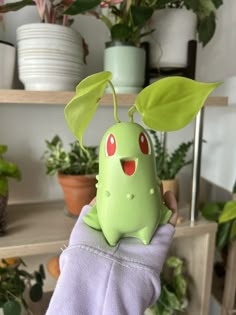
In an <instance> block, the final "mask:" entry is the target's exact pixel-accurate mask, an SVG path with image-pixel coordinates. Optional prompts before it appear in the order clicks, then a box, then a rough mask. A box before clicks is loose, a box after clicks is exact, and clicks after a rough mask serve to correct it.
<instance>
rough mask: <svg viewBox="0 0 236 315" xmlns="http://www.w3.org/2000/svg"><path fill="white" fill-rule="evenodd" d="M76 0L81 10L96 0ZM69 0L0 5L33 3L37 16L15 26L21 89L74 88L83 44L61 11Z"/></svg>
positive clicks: (5, 9)
mask: <svg viewBox="0 0 236 315" xmlns="http://www.w3.org/2000/svg"><path fill="white" fill-rule="evenodd" d="M78 2H79V4H80V8H81V12H84V11H86V10H87V9H89V8H90V7H91V6H93V2H94V3H97V2H98V1H95V0H94V1H90V2H89V5H88V3H86V2H85V1H82V0H79V1H78ZM91 2H92V3H91ZM70 4H71V1H70V0H59V1H56V0H53V1H33V0H21V1H17V2H15V3H8V4H5V5H1V6H0V13H5V12H9V11H16V10H19V9H21V8H22V7H24V6H27V5H36V8H37V10H38V13H39V16H40V19H41V23H32V24H26V25H21V26H20V27H19V28H18V29H17V46H18V64H19V78H20V80H21V81H22V83H23V84H24V86H25V89H27V90H74V88H75V86H76V85H77V84H78V82H79V81H80V80H81V79H82V78H83V76H84V74H83V71H84V63H85V56H86V54H87V46H86V44H85V41H84V40H83V38H82V36H81V35H80V34H79V33H78V32H77V31H75V30H73V29H72V28H71V27H70V25H71V23H72V19H70V18H69V17H68V15H65V14H64V10H65V9H66V8H67V7H68V6H69V5H70Z"/></svg>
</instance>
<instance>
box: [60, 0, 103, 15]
mask: <svg viewBox="0 0 236 315" xmlns="http://www.w3.org/2000/svg"><path fill="white" fill-rule="evenodd" d="M101 1H102V0H75V1H73V2H72V4H71V5H70V6H69V8H68V9H67V10H66V11H65V14H68V15H76V14H80V13H83V12H85V11H88V10H91V9H93V8H95V7H96V6H97V5H99V4H100V2H101Z"/></svg>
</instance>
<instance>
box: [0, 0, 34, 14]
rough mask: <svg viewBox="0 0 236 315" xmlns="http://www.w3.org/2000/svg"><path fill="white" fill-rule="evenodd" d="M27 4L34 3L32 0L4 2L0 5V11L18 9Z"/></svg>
mask: <svg viewBox="0 0 236 315" xmlns="http://www.w3.org/2000/svg"><path fill="white" fill-rule="evenodd" d="M28 5H35V2H34V1H33V0H22V1H16V2H12V3H6V4H4V5H0V13H7V12H11V11H18V10H20V9H22V8H24V7H26V6H28Z"/></svg>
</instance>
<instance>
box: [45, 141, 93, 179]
mask: <svg viewBox="0 0 236 315" xmlns="http://www.w3.org/2000/svg"><path fill="white" fill-rule="evenodd" d="M46 146H47V149H46V151H45V152H44V154H43V157H42V158H43V159H44V160H46V168H47V175H54V174H56V173H61V174H67V175H68V174H70V175H85V174H97V173H98V153H97V151H98V147H97V146H89V147H86V151H85V150H83V149H82V148H81V146H80V145H79V142H78V141H75V142H73V143H71V144H70V149H69V150H68V151H66V150H65V149H64V147H63V142H62V140H61V138H60V137H59V136H58V135H56V136H54V137H53V139H52V140H51V141H48V140H46Z"/></svg>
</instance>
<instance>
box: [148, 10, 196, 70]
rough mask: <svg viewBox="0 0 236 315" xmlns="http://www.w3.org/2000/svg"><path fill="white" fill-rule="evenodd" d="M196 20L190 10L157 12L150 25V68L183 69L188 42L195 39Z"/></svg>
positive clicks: (185, 63)
mask: <svg viewBox="0 0 236 315" xmlns="http://www.w3.org/2000/svg"><path fill="white" fill-rule="evenodd" d="M196 27H197V18H196V15H195V14H194V13H192V12H191V11H190V10H186V9H184V8H182V9H173V8H172V9H163V10H157V11H156V12H155V13H154V15H153V17H152V19H151V24H150V29H154V30H155V31H154V32H153V33H152V35H151V36H150V38H149V43H150V66H151V68H160V67H168V68H169V67H185V66H186V65H187V52H188V41H190V40H192V39H196Z"/></svg>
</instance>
